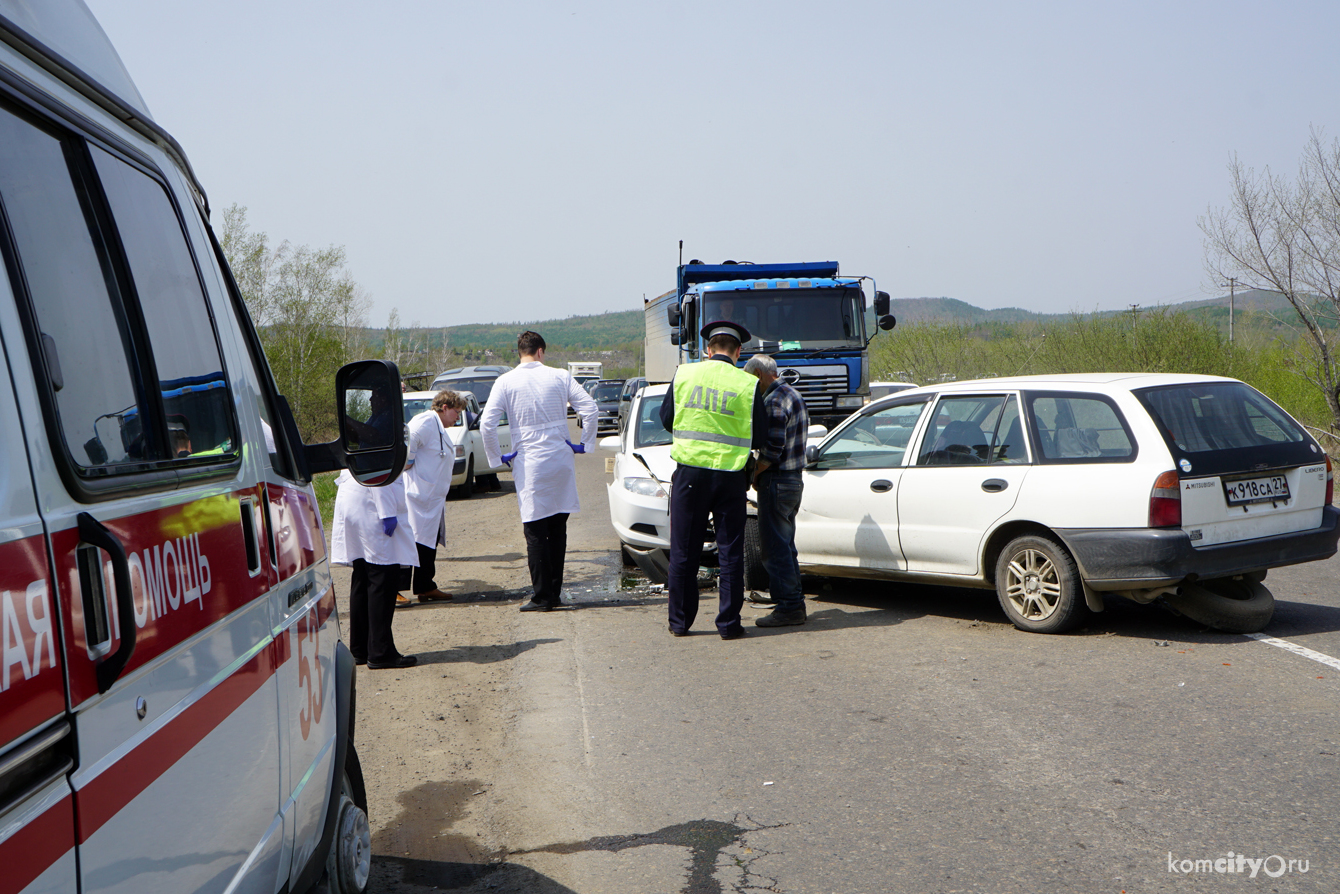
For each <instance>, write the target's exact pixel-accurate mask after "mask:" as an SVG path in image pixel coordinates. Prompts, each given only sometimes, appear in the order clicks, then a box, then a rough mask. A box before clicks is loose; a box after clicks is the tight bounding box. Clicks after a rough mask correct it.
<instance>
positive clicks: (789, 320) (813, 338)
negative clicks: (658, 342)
mask: <svg viewBox="0 0 1340 894" xmlns="http://www.w3.org/2000/svg"><path fill="white" fill-rule="evenodd" d="M860 296H861V290H860V288H858V287H856V286H852V287H851V288H847V289H788V290H784V291H783V290H779V289H767V290H760V291H758V292H740V291H729V292H726V291H722V292H707V293H705V294H704V296H703V302H704V306H703V321H704V322H709V323H710V322H714V321H716V320H731V321H732V322H735V323H741V324H743V325H744V327H745V328H746V329H748V330H749V334H750V335H752V336H753V338H754V340H755V341H756V340H758V339H763V340H765V341H777V342H794V343H795V348H794V349H795V350H800V349H802V348H816V349H817V348H836V347H847V346H851V345H861V344H864V343H865V332H864V328H865V321H864V320H863V319H862V318H861V311H860V304H859V298H860ZM787 347H788V346H786V345H783V349H786V348H787ZM745 350H746V351H747V350H749V347H748V345H746V346H745Z"/></svg>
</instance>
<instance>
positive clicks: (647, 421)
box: [633, 392, 670, 447]
mask: <svg viewBox="0 0 1340 894" xmlns="http://www.w3.org/2000/svg"><path fill="white" fill-rule="evenodd" d="M644 393H645V392H644ZM664 402H665V395H664V394H652V395H648V396H646V397H643V398H642V404H641V406H640V407H639V408H638V411H637V431H636V432H634V435H635V437H634V438H633V446H634V447H664V446H665V445H667V444H669V443H670V432H668V431H666V430H665V426H664V425H662V424H661V404H663V403H664Z"/></svg>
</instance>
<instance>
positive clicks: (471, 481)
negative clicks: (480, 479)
mask: <svg viewBox="0 0 1340 894" xmlns="http://www.w3.org/2000/svg"><path fill="white" fill-rule="evenodd" d="M474 495H475V458H474V457H473V456H472V457H470V458H469V459H467V460H466V461H465V480H464V481H462V482H461V496H462V497H463V498H465V499H469V498H470V497H473V496H474Z"/></svg>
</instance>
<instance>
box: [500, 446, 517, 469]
mask: <svg viewBox="0 0 1340 894" xmlns="http://www.w3.org/2000/svg"><path fill="white" fill-rule="evenodd" d="M514 459H516V451H515V450H513V451H512V452H511V453H504V454H503V455H502V461H503V462H505V463H507V465H509V466H510V465H511V464H512V460H514Z"/></svg>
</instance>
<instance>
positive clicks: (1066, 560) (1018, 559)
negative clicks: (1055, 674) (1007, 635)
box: [996, 535, 1089, 633]
mask: <svg viewBox="0 0 1340 894" xmlns="http://www.w3.org/2000/svg"><path fill="white" fill-rule="evenodd" d="M996 596H997V597H998V598H999V599H1000V607H1001V608H1002V609H1004V610H1005V615H1006V617H1008V618H1009V619H1010V622H1011V623H1012V624H1014V626H1015V627H1018V628H1019V629H1020V630H1026V631H1028V632H1029V633H1061V632H1063V631H1066V630H1070V629H1071V628H1073V627H1076V626H1077V625H1079V624H1081V623H1082V622H1083V621H1084V620H1085V619H1086V618H1088V616H1089V607H1088V605H1087V604H1086V603H1085V601H1084V587H1083V585H1082V584H1081V583H1080V579H1079V571H1078V570H1077V568H1076V567H1075V560H1074V559H1073V558H1071V556H1070V553H1068V552H1066V550H1065V547H1063V546H1061V545H1060V544H1059V543H1057V542H1055V541H1054V540H1051V539H1049V538H1046V537H1038V536H1034V535H1029V536H1025V537H1016V538H1015V539H1014V540H1011V541H1010V542H1009V544H1008V545H1006V547H1005V549H1003V550H1001V553H1000V558H999V559H997V560H996Z"/></svg>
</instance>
